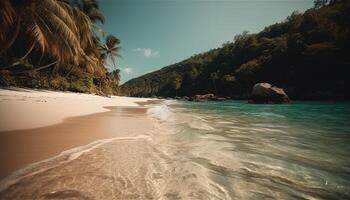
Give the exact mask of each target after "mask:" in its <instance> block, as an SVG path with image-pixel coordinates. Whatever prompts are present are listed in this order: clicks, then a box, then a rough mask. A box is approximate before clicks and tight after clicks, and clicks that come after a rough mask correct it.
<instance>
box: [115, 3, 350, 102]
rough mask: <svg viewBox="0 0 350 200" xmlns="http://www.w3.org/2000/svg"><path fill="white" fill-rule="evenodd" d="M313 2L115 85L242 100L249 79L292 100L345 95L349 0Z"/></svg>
mask: <svg viewBox="0 0 350 200" xmlns="http://www.w3.org/2000/svg"><path fill="white" fill-rule="evenodd" d="M314 3H315V6H314V7H313V8H311V9H308V10H307V11H305V12H304V13H299V12H298V11H295V12H293V13H292V14H291V15H290V16H288V17H287V18H286V19H285V20H284V21H283V22H280V23H276V24H273V25H271V26H268V27H266V28H265V29H264V30H262V31H261V32H259V33H248V32H246V31H244V32H243V33H242V34H239V35H236V36H235V37H234V38H233V41H229V42H227V43H225V44H223V45H222V47H220V48H216V49H212V50H210V51H208V52H205V53H201V54H198V55H193V56H192V57H190V58H188V59H186V60H183V61H181V62H178V63H175V64H172V65H169V66H166V67H164V68H162V69H160V70H157V71H154V72H151V73H148V74H145V75H143V76H140V77H138V78H134V79H132V80H130V81H128V82H126V83H125V84H123V85H122V86H121V90H122V92H123V93H124V94H125V95H130V96H137V97H151V96H161V97H175V96H180V97H182V96H193V95H196V94H207V93H213V94H215V95H217V96H222V97H230V98H233V99H246V98H248V97H249V95H250V92H251V88H252V86H253V85H254V84H255V83H258V82H268V83H271V84H272V85H276V86H278V87H282V88H284V89H285V91H286V92H287V94H288V95H289V96H290V97H291V98H292V99H306V100H344V99H350V93H349V91H350V90H349V89H346V88H349V83H350V79H349V77H348V76H349V73H348V71H349V70H348V69H349V67H350V57H349V52H350V3H349V1H335V0H331V1H327V0H317V1H315V2H314Z"/></svg>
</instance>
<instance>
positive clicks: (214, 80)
mask: <svg viewBox="0 0 350 200" xmlns="http://www.w3.org/2000/svg"><path fill="white" fill-rule="evenodd" d="M209 79H210V80H212V81H213V86H214V92H215V94H216V92H217V90H216V80H217V79H219V76H218V73H217V72H213V73H211V74H210V77H209Z"/></svg>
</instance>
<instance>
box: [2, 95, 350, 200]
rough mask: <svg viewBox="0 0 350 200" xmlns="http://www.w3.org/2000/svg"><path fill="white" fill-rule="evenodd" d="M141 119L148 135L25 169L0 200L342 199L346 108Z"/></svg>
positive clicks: (191, 112) (202, 112)
mask: <svg viewBox="0 0 350 200" xmlns="http://www.w3.org/2000/svg"><path fill="white" fill-rule="evenodd" d="M147 113H148V114H149V116H150V117H153V118H155V119H156V121H157V122H156V125H155V127H154V129H153V130H152V131H150V132H147V133H143V134H142V135H139V136H136V137H132V138H125V137H124V138H115V139H108V140H103V141H97V142H95V143H93V144H90V145H88V146H85V147H80V148H76V149H73V150H70V151H67V152H64V153H62V154H61V155H59V156H57V157H55V158H52V159H50V160H47V161H44V162H40V163H37V164H35V165H33V166H30V167H28V168H26V169H23V170H22V171H20V172H18V173H17V174H15V175H13V176H12V177H9V178H8V179H7V180H6V181H4V182H2V183H3V185H2V187H1V188H0V199H9V198H11V199H23V198H25V197H28V198H35V199H69V198H72V199H74V198H76V199H350V102H311V101H310V102H306V101H304V102H302V101H300V102H298V101H295V102H292V103H291V104H276V105H271V104H266V105H255V104H248V103H247V102H246V101H224V102H187V101H186V102H185V101H166V102H163V103H162V104H161V105H155V106H154V105H152V107H150V108H149V109H148V111H147ZM33 191H34V192H35V194H33Z"/></svg>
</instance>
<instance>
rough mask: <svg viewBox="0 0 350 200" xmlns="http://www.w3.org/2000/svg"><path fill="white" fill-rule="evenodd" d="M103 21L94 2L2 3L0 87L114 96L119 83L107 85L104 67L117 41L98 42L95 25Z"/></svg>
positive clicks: (32, 0)
mask: <svg viewBox="0 0 350 200" xmlns="http://www.w3.org/2000/svg"><path fill="white" fill-rule="evenodd" d="M104 21H105V18H104V16H103V14H102V13H101V12H100V11H99V10H98V2H97V1H96V0H40V1H37V0H18V1H13V0H2V1H0V30H1V31H0V46H1V47H2V48H1V49H0V75H1V76H2V78H1V81H0V84H1V85H3V86H9V85H15V86H27V87H35V88H45V89H57V90H71V91H77V92H96V93H101V92H102V93H105V94H112V93H115V92H116V87H115V86H114V85H112V83H113V84H115V85H118V83H119V78H118V79H113V80H114V81H111V79H110V78H109V77H108V76H109V73H108V70H107V68H106V67H105V65H106V64H107V60H108V59H111V60H112V61H113V62H115V56H117V55H118V50H119V48H120V47H119V44H120V41H119V39H117V38H116V37H114V36H111V35H110V36H107V37H106V39H105V40H106V43H105V44H102V43H101V42H100V41H101V39H100V37H99V36H98V35H97V34H96V32H98V31H99V28H98V26H97V25H96V23H97V22H101V23H103V22H104ZM102 39H103V38H102ZM115 73H119V71H116V72H115ZM73 77H74V78H73ZM94 79H99V80H101V84H100V85H105V87H104V89H103V88H101V87H97V86H96V85H95V84H94V81H93V80H94ZM116 80H117V81H116ZM105 82H106V83H105ZM107 82H108V83H107ZM102 83H103V84H102ZM106 87H110V89H107V88H106ZM102 89H103V90H104V91H105V92H103V91H102ZM106 91H107V92H108V93H106Z"/></svg>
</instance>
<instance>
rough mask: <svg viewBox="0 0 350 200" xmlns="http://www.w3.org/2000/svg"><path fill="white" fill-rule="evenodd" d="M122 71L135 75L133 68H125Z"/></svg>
mask: <svg viewBox="0 0 350 200" xmlns="http://www.w3.org/2000/svg"><path fill="white" fill-rule="evenodd" d="M122 71H123V72H124V73H125V74H132V73H133V70H132V68H130V67H127V68H124V69H122Z"/></svg>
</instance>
